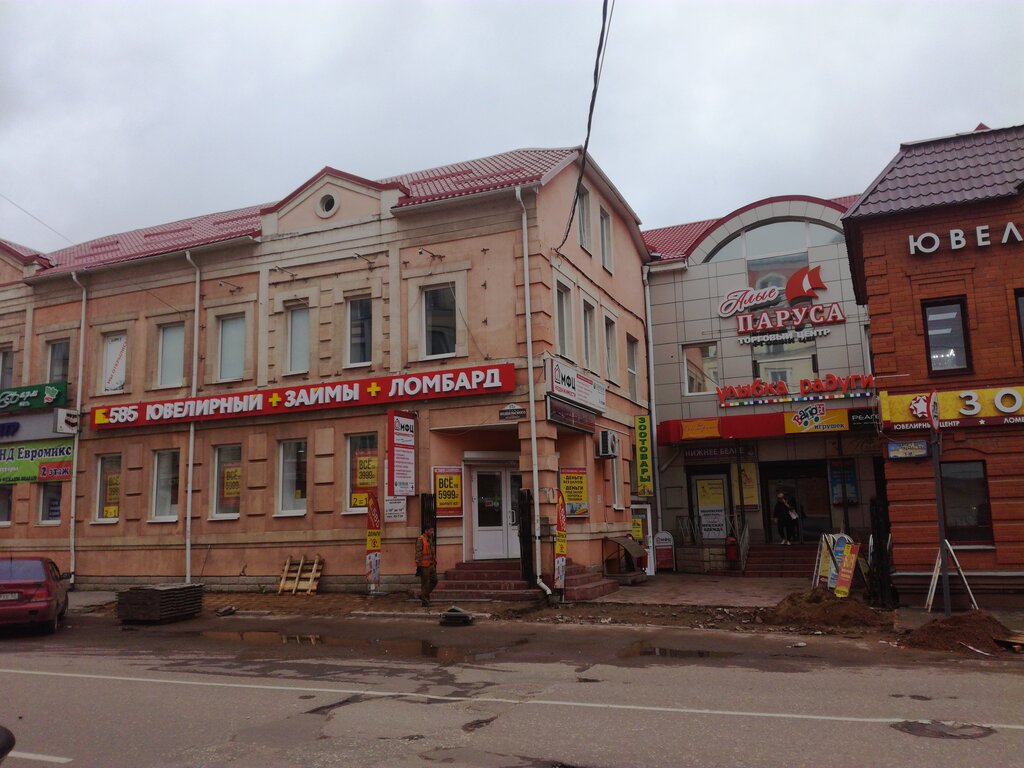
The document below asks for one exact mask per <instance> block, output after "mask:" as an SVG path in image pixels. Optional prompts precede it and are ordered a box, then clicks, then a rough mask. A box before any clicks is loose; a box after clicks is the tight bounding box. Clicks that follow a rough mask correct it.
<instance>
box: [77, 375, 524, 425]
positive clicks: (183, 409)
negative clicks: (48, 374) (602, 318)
mask: <svg viewBox="0 0 1024 768" xmlns="http://www.w3.org/2000/svg"><path fill="white" fill-rule="evenodd" d="M514 388H515V366H514V365H513V364H512V363H499V364H496V365H478V366H474V367H472V368H459V369H455V370H452V371H444V372H436V371H434V372H430V373H409V374H403V375H401V376H383V377H381V378H376V379H358V380H355V381H342V382H330V383H325V384H307V385H303V386H298V387H283V388H281V389H269V390H260V391H256V392H237V393H231V394H223V395H208V396H205V397H188V398H184V399H181V400H163V401H158V402H149V403H132V404H129V405H111V406H103V407H100V408H93V409H92V413H91V416H90V422H91V425H92V427H93V429H113V428H120V427H144V426H149V425H151V424H176V423H180V422H190V421H208V420H213V419H241V418H246V417H253V416H273V415H277V414H287V413H293V412H296V411H315V410H324V409H329V408H354V407H356V406H360V405H385V404H388V403H397V402H407V401H409V400H432V399H436V398H443V397H465V396H467V395H490V394H495V393H498V392H511V391H512V390H513V389H514Z"/></svg>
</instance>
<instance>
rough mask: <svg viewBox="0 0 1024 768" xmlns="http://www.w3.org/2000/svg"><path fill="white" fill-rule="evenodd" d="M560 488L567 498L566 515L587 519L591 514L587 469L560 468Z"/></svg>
mask: <svg viewBox="0 0 1024 768" xmlns="http://www.w3.org/2000/svg"><path fill="white" fill-rule="evenodd" d="M558 488H559V490H560V491H561V492H562V496H564V497H565V514H566V515H568V516H569V517H585V516H587V515H589V514H590V504H589V503H588V501H587V468H586V467H560V468H559V470H558Z"/></svg>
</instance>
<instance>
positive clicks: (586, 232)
mask: <svg viewBox="0 0 1024 768" xmlns="http://www.w3.org/2000/svg"><path fill="white" fill-rule="evenodd" d="M576 233H577V235H578V236H579V241H580V245H581V246H582V247H583V248H586V249H587V250H590V192H589V191H588V190H587V188H586V187H584V186H583V185H582V184H581V185H580V192H579V197H577V198H576Z"/></svg>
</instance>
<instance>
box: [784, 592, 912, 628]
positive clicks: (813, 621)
mask: <svg viewBox="0 0 1024 768" xmlns="http://www.w3.org/2000/svg"><path fill="white" fill-rule="evenodd" d="M764 620H765V622H767V623H769V624H792V625H796V626H804V627H846V628H850V627H871V628H881V627H885V626H892V617H891V616H889V615H887V614H884V613H879V612H878V611H875V610H874V609H873V608H869V607H868V606H866V605H864V603H862V602H861V601H860V600H858V599H857V598H855V597H836V596H835V595H834V594H832V593H831V592H829V591H828V590H826V589H812V590H811V591H810V592H794V593H793V594H791V595H789V596H788V597H786V598H785V599H784V600H783V601H782V602H780V603H779V604H778V605H776V606H775V607H774V608H773V609H771V610H770V611H768V612H767V613H766V614H765V617H764Z"/></svg>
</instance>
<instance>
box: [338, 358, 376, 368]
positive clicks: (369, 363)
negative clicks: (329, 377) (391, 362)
mask: <svg viewBox="0 0 1024 768" xmlns="http://www.w3.org/2000/svg"><path fill="white" fill-rule="evenodd" d="M372 366H373V361H372V360H367V361H366V362H365V363H346V364H345V365H343V366H342V370H346V371H347V370H350V369H352V368H371V367H372Z"/></svg>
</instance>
